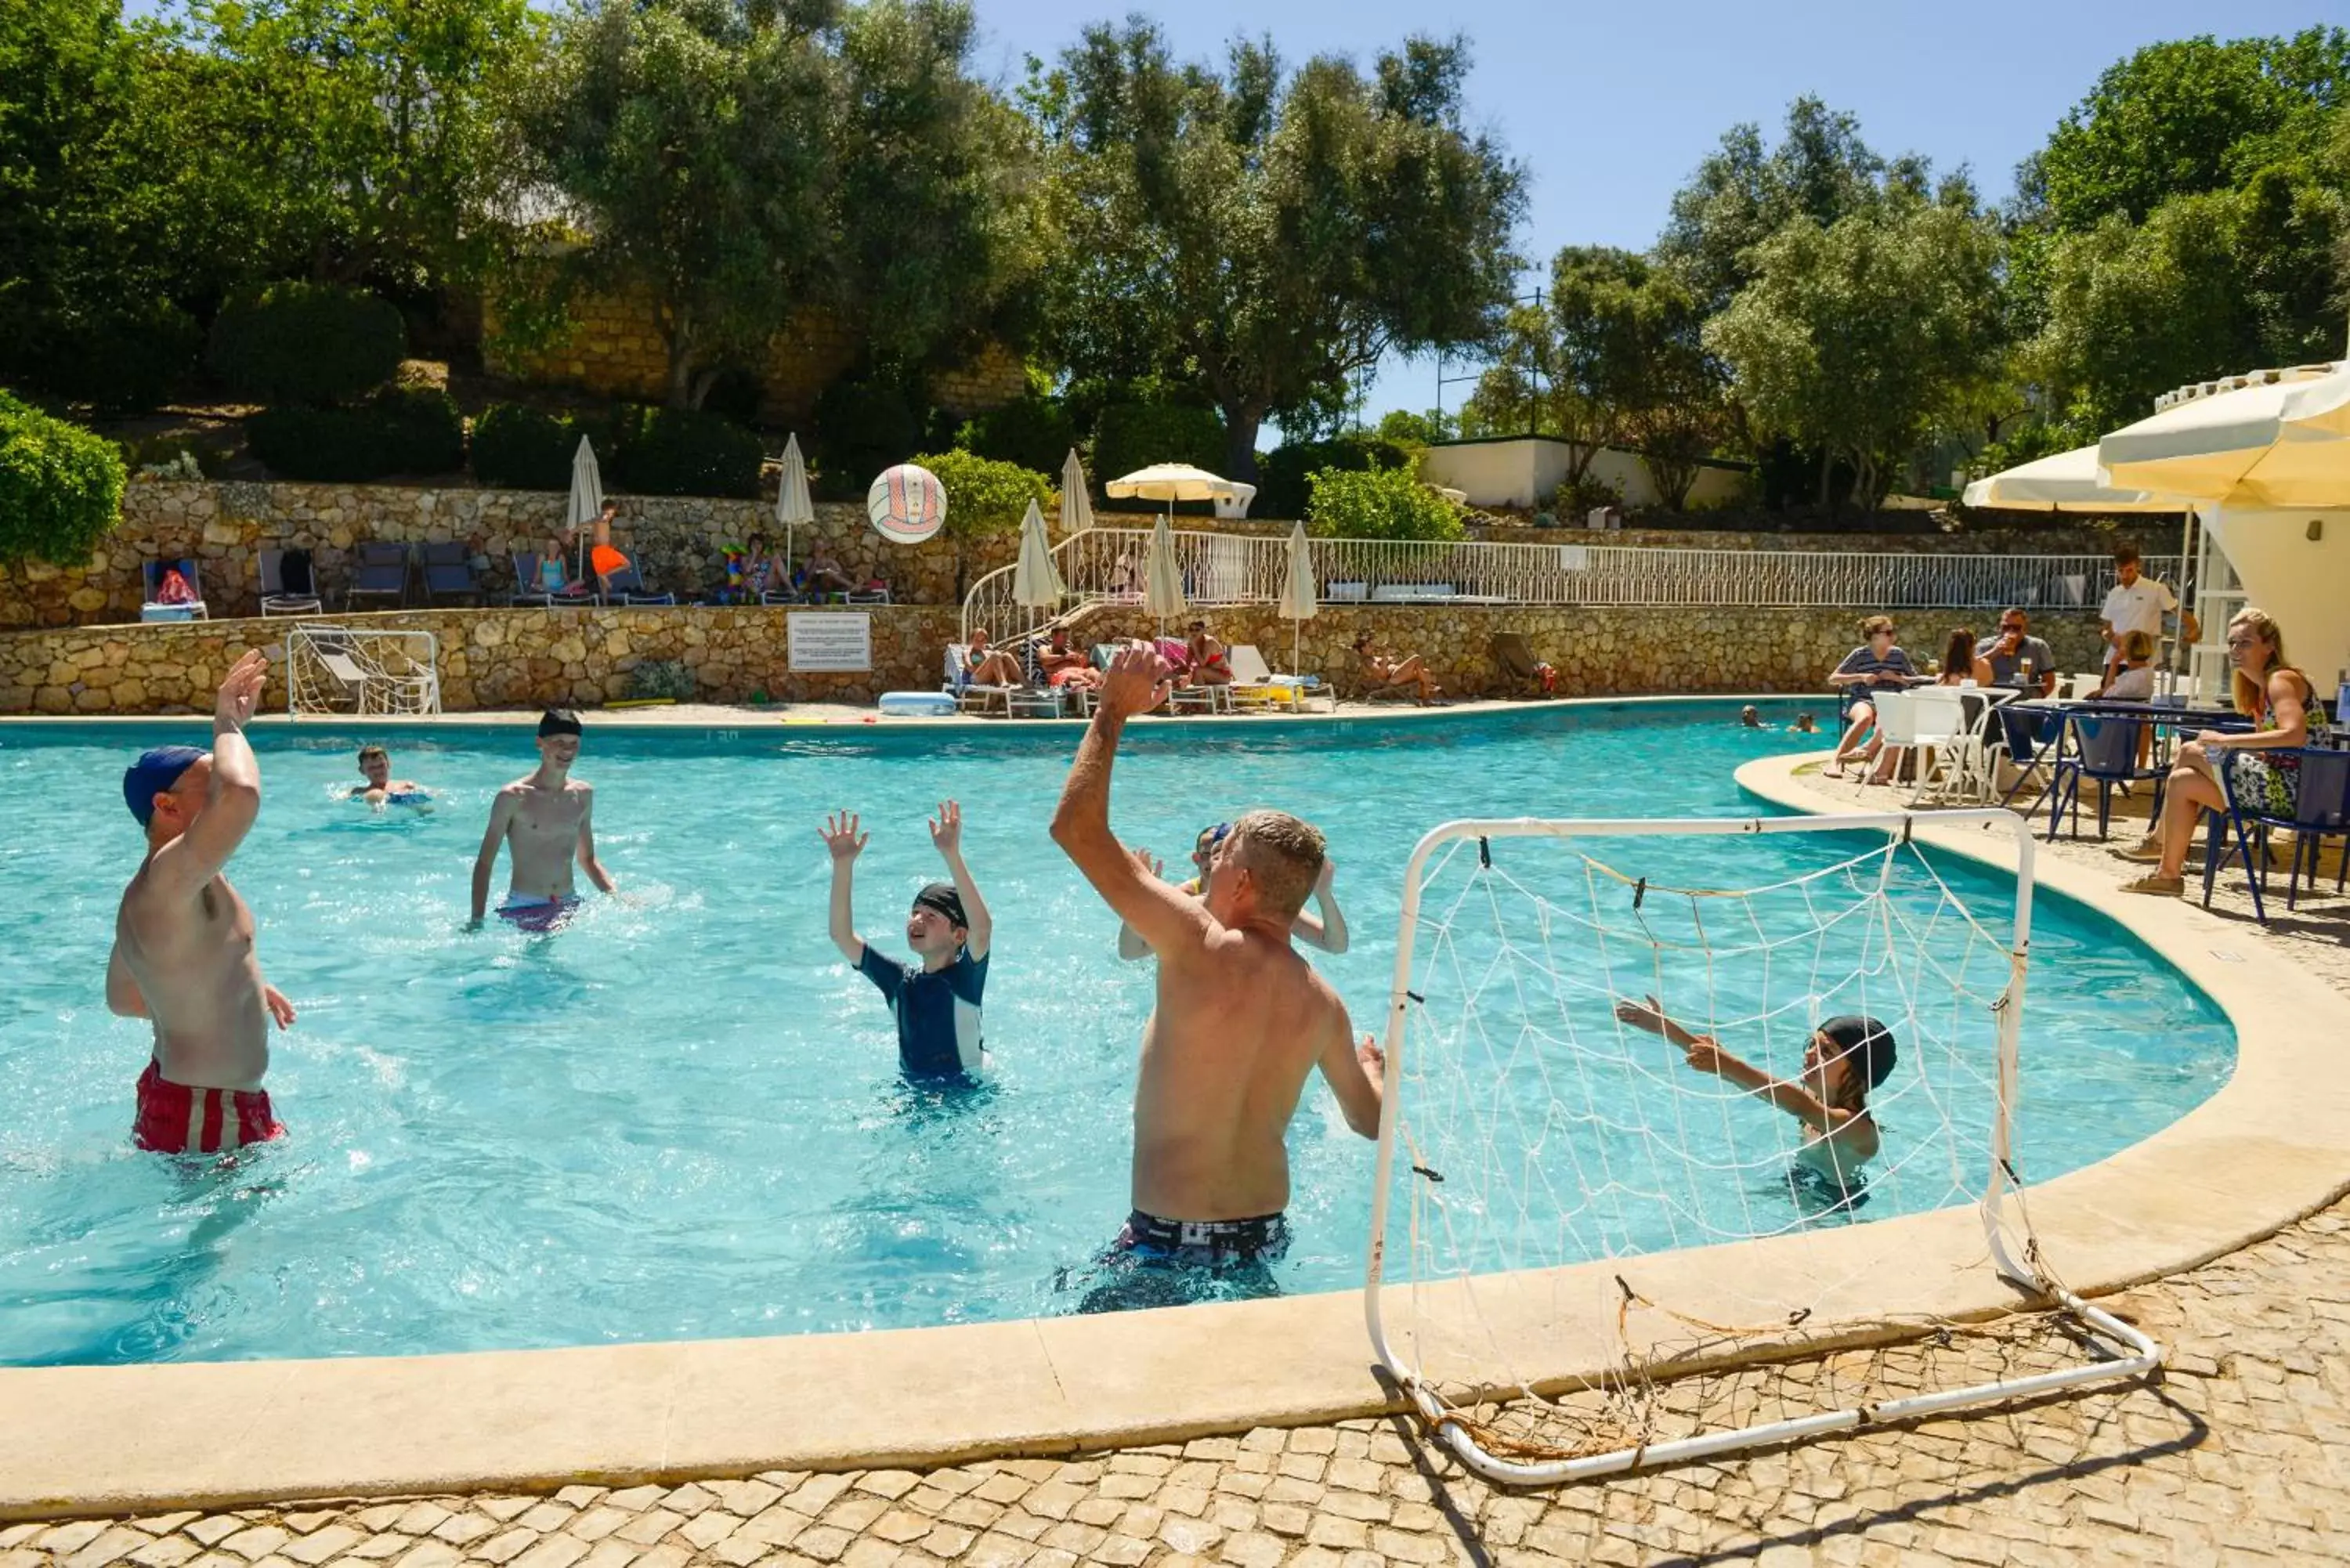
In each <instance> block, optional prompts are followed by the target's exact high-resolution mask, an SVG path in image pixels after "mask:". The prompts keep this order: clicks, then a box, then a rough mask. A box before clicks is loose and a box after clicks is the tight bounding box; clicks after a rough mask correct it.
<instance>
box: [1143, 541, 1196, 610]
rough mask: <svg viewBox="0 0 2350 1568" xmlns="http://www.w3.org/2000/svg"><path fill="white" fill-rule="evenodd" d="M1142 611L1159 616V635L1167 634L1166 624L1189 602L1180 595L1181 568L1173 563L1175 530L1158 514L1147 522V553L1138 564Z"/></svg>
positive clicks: (1187, 606) (1181, 584)
mask: <svg viewBox="0 0 2350 1568" xmlns="http://www.w3.org/2000/svg"><path fill="white" fill-rule="evenodd" d="M1142 613H1143V614H1145V615H1155V616H1157V617H1158V618H1159V636H1161V637H1164V636H1166V635H1167V623H1168V621H1169V620H1170V619H1180V618H1183V617H1186V616H1188V615H1190V614H1191V601H1190V600H1188V599H1186V598H1185V597H1183V572H1182V568H1180V566H1177V565H1176V564H1175V530H1174V529H1173V528H1171V527H1170V526H1169V525H1168V522H1167V519H1166V517H1165V516H1164V515H1163V514H1162V515H1161V516H1160V517H1159V521H1158V522H1156V523H1154V524H1151V525H1150V554H1149V556H1148V557H1147V558H1146V559H1145V560H1144V562H1143V566H1142Z"/></svg>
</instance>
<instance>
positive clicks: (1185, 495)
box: [1103, 462, 1236, 502]
mask: <svg viewBox="0 0 2350 1568" xmlns="http://www.w3.org/2000/svg"><path fill="white" fill-rule="evenodd" d="M1103 488H1104V489H1105V490H1107V491H1108V492H1109V493H1111V494H1112V495H1116V496H1120V497H1132V498H1134V499H1137V500H1141V501H1170V502H1172V501H1215V500H1218V499H1222V500H1230V499H1232V496H1233V495H1234V494H1235V493H1236V492H1235V491H1234V490H1233V488H1232V481H1231V480H1229V479H1219V478H1218V477H1217V476H1216V475H1214V474H1212V473H1210V472H1208V471H1207V470H1206V469H1204V468H1193V467H1192V466H1191V464H1190V463H1188V462H1160V463H1153V464H1152V465H1151V466H1150V467H1149V468H1138V469H1136V470H1135V471H1134V472H1132V473H1128V474H1121V475H1120V476H1119V477H1118V478H1116V479H1113V480H1111V481H1110V482H1109V483H1107V485H1105V486H1103Z"/></svg>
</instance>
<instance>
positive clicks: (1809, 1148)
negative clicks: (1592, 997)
mask: <svg viewBox="0 0 2350 1568" xmlns="http://www.w3.org/2000/svg"><path fill="white" fill-rule="evenodd" d="M1616 1016H1617V1018H1618V1019H1619V1020H1621V1021H1622V1022H1624V1023H1628V1024H1630V1025H1631V1026H1632V1027H1633V1028H1635V1029H1645V1030H1647V1031H1648V1033H1651V1034H1661V1035H1662V1036H1664V1038H1665V1043H1666V1044H1669V1045H1676V1046H1679V1048H1680V1050H1681V1051H1682V1052H1683V1053H1685V1054H1687V1056H1688V1058H1689V1064H1690V1066H1691V1067H1693V1068H1695V1069H1696V1070H1697V1071H1699V1072H1700V1073H1711V1074H1712V1075H1714V1076H1715V1077H1717V1078H1721V1079H1724V1080H1726V1081H1728V1082H1730V1083H1732V1084H1735V1085H1738V1086H1739V1087H1740V1088H1742V1089H1744V1090H1745V1091H1746V1092H1747V1093H1748V1094H1751V1095H1753V1096H1757V1097H1758V1098H1761V1099H1765V1100H1768V1101H1770V1102H1771V1103H1772V1104H1773V1105H1774V1106H1778V1107H1779V1108H1780V1109H1781V1110H1783V1111H1785V1112H1786V1113H1787V1114H1788V1115H1789V1116H1794V1118H1795V1119H1796V1120H1797V1121H1799V1122H1801V1123H1803V1124H1804V1143H1803V1147H1801V1148H1799V1149H1797V1150H1796V1151H1795V1164H1796V1167H1797V1168H1799V1169H1802V1170H1805V1171H1808V1172H1810V1173H1811V1174H1812V1175H1814V1176H1816V1177H1821V1178H1825V1179H1826V1180H1827V1181H1828V1182H1829V1183H1830V1184H1831V1185H1833V1186H1834V1187H1835V1189H1838V1190H1839V1191H1849V1190H1851V1189H1854V1188H1856V1186H1857V1185H1858V1179H1859V1175H1860V1168H1861V1166H1862V1165H1863V1164H1865V1163H1866V1162H1867V1161H1868V1160H1871V1159H1874V1158H1877V1123H1876V1120H1875V1119H1874V1118H1873V1117H1871V1116H1869V1114H1868V1092H1869V1091H1870V1090H1871V1089H1874V1088H1877V1087H1878V1086H1879V1085H1882V1084H1883V1083H1884V1082H1885V1078H1886V1075H1887V1074H1888V1073H1890V1072H1892V1071H1893V1055H1894V1053H1893V1032H1892V1031H1891V1030H1889V1029H1887V1028H1886V1027H1885V1025H1884V1024H1882V1023H1878V1022H1877V1020H1876V1019H1874V1018H1866V1017H1862V1016H1861V1015H1859V1014H1857V1013H1846V1014H1843V1015H1841V1016H1839V1017H1835V1018H1831V1019H1829V1020H1827V1021H1826V1022H1825V1023H1822V1024H1821V1025H1820V1026H1819V1027H1818V1028H1816V1029H1814V1030H1813V1031H1812V1043H1811V1044H1809V1045H1808V1046H1806V1047H1804V1074H1803V1081H1802V1082H1801V1083H1792V1084H1791V1083H1788V1082H1786V1081H1785V1080H1783V1079H1780V1078H1773V1076H1771V1075H1770V1074H1768V1073H1765V1072H1763V1070H1762V1069H1761V1068H1759V1067H1754V1066H1752V1065H1749V1064H1747V1063H1744V1062H1742V1061H1740V1060H1739V1059H1738V1058H1737V1057H1735V1056H1733V1055H1731V1054H1730V1053H1729V1052H1727V1051H1725V1050H1723V1049H1722V1048H1721V1044H1720V1043H1719V1042H1718V1041H1716V1040H1715V1039H1714V1038H1713V1036H1712V1035H1711V1034H1693V1033H1690V1031H1689V1030H1687V1029H1684V1028H1682V1027H1681V1026H1680V1025H1679V1024H1678V1023H1674V1022H1673V1021H1672V1020H1671V1019H1669V1018H1668V1017H1666V1016H1665V1014H1664V1012H1663V1010H1662V1009H1660V1008H1659V1007H1658V1005H1657V999H1656V998H1655V997H1653V996H1652V997H1650V998H1648V1003H1647V1005H1645V1006H1643V1005H1642V1004H1641V1003H1639V1002H1617V1004H1616Z"/></svg>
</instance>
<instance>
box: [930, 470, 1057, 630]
mask: <svg viewBox="0 0 2350 1568" xmlns="http://www.w3.org/2000/svg"><path fill="white" fill-rule="evenodd" d="M913 461H914V462H915V463H916V464H918V465H919V466H920V467H923V468H927V469H929V470H930V471H931V472H932V473H933V474H936V475H937V476H938V481H939V484H940V486H941V488H942V489H944V490H945V491H946V493H947V520H946V522H945V523H944V524H942V525H941V532H943V533H944V534H945V535H946V536H947V537H948V538H949V539H950V540H951V541H952V542H953V544H954V552H955V597H956V599H957V600H961V599H962V596H963V591H964V589H965V588H966V587H968V586H969V585H968V583H967V582H966V581H965V580H964V579H965V578H966V576H968V575H969V564H968V562H967V561H966V559H965V555H966V552H967V551H968V550H969V549H970V547H971V545H972V544H973V543H974V542H976V541H978V540H982V539H996V538H1002V537H1003V536H1004V535H1010V534H1016V533H1018V532H1019V531H1020V524H1021V521H1022V519H1024V518H1025V517H1026V516H1027V515H1028V504H1029V503H1030V502H1032V501H1033V502H1035V504H1036V506H1037V509H1038V510H1039V511H1044V512H1050V511H1051V510H1052V508H1053V505H1054V499H1053V482H1052V481H1051V480H1049V479H1047V478H1045V476H1044V475H1043V474H1041V473H1038V472H1035V471H1033V470H1031V469H1025V468H1023V467H1021V466H1020V465H1019V464H1018V463H1016V462H996V461H995V460H993V459H992V458H984V457H981V456H979V455H977V454H976V453H974V452H964V451H962V449H961V448H956V449H955V450H953V451H951V452H931V453H929V454H927V455H925V456H921V457H917V458H915V459H914V460H913Z"/></svg>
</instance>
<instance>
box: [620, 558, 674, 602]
mask: <svg viewBox="0 0 2350 1568" xmlns="http://www.w3.org/2000/svg"><path fill="white" fill-rule="evenodd" d="M603 600H604V602H605V603H606V604H608V605H673V604H675V603H677V596H676V595H675V594H657V593H655V592H653V591H652V590H651V589H650V588H649V587H645V576H644V574H643V573H642V572H639V570H637V564H636V563H635V562H634V561H630V562H629V564H628V565H627V566H622V567H621V568H620V569H619V571H617V572H608V573H606V574H605V576H604V592H603Z"/></svg>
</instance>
